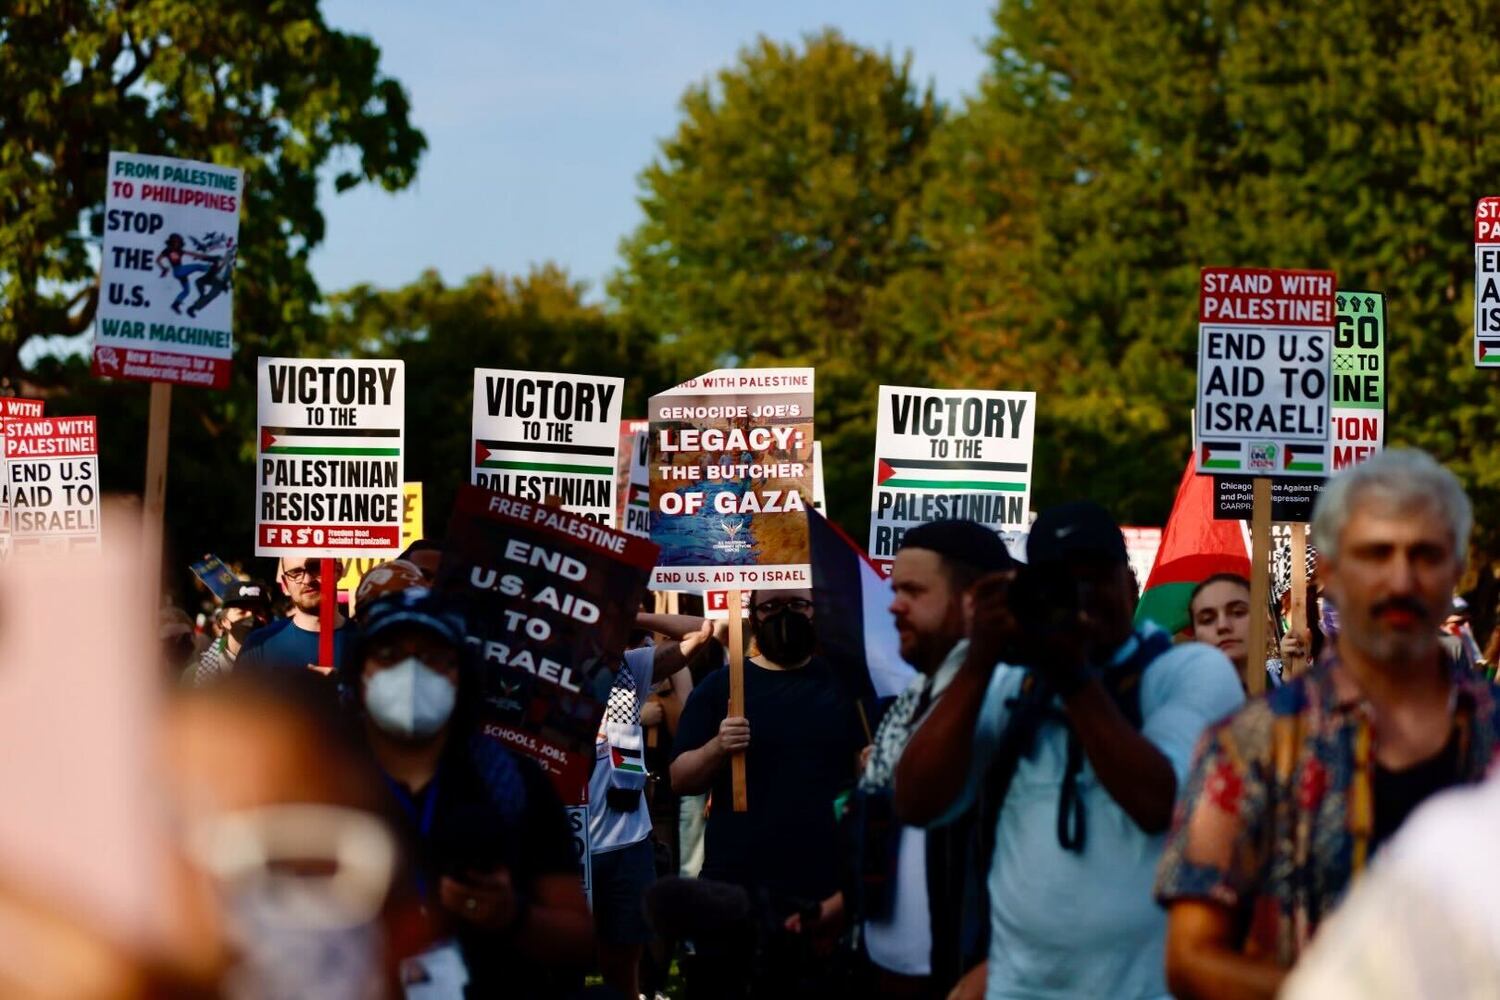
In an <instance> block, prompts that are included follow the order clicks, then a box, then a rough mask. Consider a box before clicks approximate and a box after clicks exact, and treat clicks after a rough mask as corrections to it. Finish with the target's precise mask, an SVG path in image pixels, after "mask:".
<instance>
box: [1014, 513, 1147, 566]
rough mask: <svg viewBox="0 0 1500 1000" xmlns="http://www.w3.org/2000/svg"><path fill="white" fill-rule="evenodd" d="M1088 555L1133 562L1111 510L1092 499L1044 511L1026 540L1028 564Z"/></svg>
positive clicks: (1060, 560)
mask: <svg viewBox="0 0 1500 1000" xmlns="http://www.w3.org/2000/svg"><path fill="white" fill-rule="evenodd" d="M1086 556H1094V557H1103V558H1105V559H1110V560H1113V561H1115V562H1121V563H1125V562H1129V561H1130V556H1129V555H1128V554H1127V553H1126V551H1125V536H1124V534H1122V533H1121V531H1120V526H1119V525H1117V524H1115V519H1114V518H1113V517H1110V516H1109V511H1107V510H1105V509H1104V508H1103V507H1101V506H1099V505H1098V504H1096V503H1094V502H1093V501H1092V500H1075V501H1073V502H1072V503H1065V504H1059V505H1057V506H1056V507H1049V508H1048V509H1046V510H1044V511H1042V513H1041V515H1040V516H1038V517H1037V519H1036V522H1035V523H1034V524H1032V526H1031V535H1030V537H1028V538H1027V539H1026V561H1027V562H1028V563H1029V564H1031V565H1032V566H1039V565H1043V564H1045V563H1057V562H1066V561H1068V560H1069V559H1073V558H1075V557H1086Z"/></svg>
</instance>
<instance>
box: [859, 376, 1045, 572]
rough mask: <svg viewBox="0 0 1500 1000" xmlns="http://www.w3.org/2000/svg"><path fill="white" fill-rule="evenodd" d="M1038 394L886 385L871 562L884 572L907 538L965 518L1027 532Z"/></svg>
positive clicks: (873, 491) (873, 494)
mask: <svg viewBox="0 0 1500 1000" xmlns="http://www.w3.org/2000/svg"><path fill="white" fill-rule="evenodd" d="M1035 426H1036V393H1034V392H996V391H989V390H981V389H914V388H907V387H905V386H890V385H883V386H881V387H880V403H879V407H878V409H877V411H876V425H875V428H876V429H875V481H874V485H873V487H872V488H871V504H870V560H871V561H872V562H874V563H875V565H876V566H878V567H880V570H881V572H882V573H885V574H887V575H889V574H890V571H891V562H892V560H894V559H895V557H896V550H897V549H898V548H900V546H901V537H902V536H903V535H905V534H906V532H907V530H908V529H910V528H912V527H915V526H916V525H918V524H924V523H926V522H928V521H938V520H944V519H947V518H961V519H963V520H966V521H977V522H978V523H980V524H984V525H988V526H989V527H991V528H993V529H994V530H995V531H996V532H1000V533H1005V532H1016V531H1025V530H1026V525H1027V510H1028V506H1029V504H1030V501H1031V452H1032V443H1033V438H1034V436H1035V435H1034V428H1035Z"/></svg>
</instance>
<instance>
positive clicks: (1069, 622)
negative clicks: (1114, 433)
mask: <svg viewBox="0 0 1500 1000" xmlns="http://www.w3.org/2000/svg"><path fill="white" fill-rule="evenodd" d="M1027 556H1028V565H1027V567H1026V568H1025V569H1024V570H1023V571H1022V572H1021V574H1020V575H1019V576H1018V577H1017V579H1016V580H1015V582H1014V584H1013V585H1012V584H1010V583H1009V582H1008V581H1006V580H1005V579H1004V578H1003V577H999V576H994V577H990V578H987V579H985V580H984V581H981V582H980V583H979V584H978V585H976V587H975V588H974V589H973V590H972V591H971V594H970V598H969V604H970V623H969V640H968V642H967V643H966V644H965V646H964V650H963V653H962V664H961V666H960V667H959V669H958V672H957V674H956V675H955V677H954V679H953V681H952V683H951V684H950V685H949V686H948V689H947V691H946V693H945V694H944V695H943V697H942V699H940V700H939V701H938V702H937V704H936V705H935V706H934V707H933V709H932V711H931V712H929V713H928V716H927V718H926V719H925V720H924V721H923V723H922V725H921V726H920V727H919V728H918V729H917V731H916V733H915V734H914V735H913V737H912V739H911V741H910V743H909V744H908V745H907V748H906V751H905V753H903V754H902V756H901V760H900V762H899V764H898V765H897V768H896V782H895V801H896V811H897V814H898V815H899V816H900V817H901V818H902V819H903V820H905V821H907V822H911V823H920V824H924V825H935V824H941V823H943V822H946V821H947V820H948V819H950V818H951V817H953V816H954V815H956V814H958V813H961V812H962V811H963V810H965V809H967V808H970V807H971V806H974V807H976V808H977V809H978V811H979V824H980V833H981V839H982V848H981V849H982V850H983V851H984V852H985V855H986V856H988V857H989V858H990V863H989V875H988V885H989V898H990V904H989V905H990V947H989V969H988V982H987V985H986V994H987V995H988V996H989V997H991V998H999V997H1014V996H1027V997H1038V996H1059V997H1060V996H1069V997H1073V996H1110V997H1124V998H1130V997H1142V998H1143V997H1158V996H1163V995H1165V994H1166V983H1165V981H1164V977H1163V964H1164V962H1163V946H1164V933H1165V921H1164V920H1163V918H1162V914H1161V913H1160V911H1158V910H1157V908H1156V907H1155V906H1154V905H1153V904H1152V899H1151V886H1152V881H1153V877H1154V874H1155V867H1156V862H1157V858H1158V856H1159V854H1160V853H1161V849H1162V844H1163V834H1164V833H1165V832H1166V830H1167V827H1168V825H1169V823H1170V821H1171V815H1172V806H1173V800H1174V798H1175V796H1176V793H1177V788H1178V785H1179V783H1180V782H1181V781H1182V780H1183V776H1184V775H1185V773H1186V771H1187V767H1188V764H1189V760H1190V757H1191V754H1192V751H1193V746H1194V743H1195V742H1196V740H1197V738H1198V736H1199V734H1200V733H1201V732H1202V731H1203V730H1204V728H1205V727H1206V726H1207V725H1208V724H1209V723H1211V722H1213V721H1215V720H1217V719H1219V718H1222V717H1223V716H1225V715H1227V714H1228V713H1229V712H1231V711H1233V710H1234V709H1235V708H1236V707H1238V706H1239V704H1240V703H1241V702H1242V701H1243V698H1244V696H1243V694H1242V693H1241V690H1240V685H1239V680H1238V678H1237V677H1236V676H1235V673H1234V669H1233V667H1232V666H1230V664H1229V661H1228V660H1227V659H1225V658H1224V655H1223V654H1222V653H1220V652H1219V651H1218V650H1216V649H1213V648H1212V647H1209V646H1205V645H1201V644H1198V643H1185V644H1182V645H1177V646H1173V645H1172V643H1171V639H1170V637H1169V636H1167V635H1166V634H1165V633H1163V632H1161V631H1160V630H1159V629H1156V628H1155V627H1154V626H1150V625H1147V626H1144V627H1143V628H1141V629H1136V628H1134V627H1133V624H1132V619H1133V616H1134V611H1135V602H1136V596H1137V594H1136V581H1135V577H1134V574H1133V573H1132V572H1131V570H1130V563H1129V560H1128V558H1127V556H1126V552H1125V541H1124V538H1123V537H1122V536H1121V533H1120V529H1119V528H1118V527H1116V525H1115V523H1114V521H1113V520H1112V519H1111V518H1110V516H1109V514H1108V513H1106V512H1105V511H1104V510H1103V509H1102V508H1100V507H1099V506H1097V505H1096V504H1092V503H1086V502H1085V503H1072V504H1065V505H1063V506H1060V507H1055V508H1053V509H1051V510H1049V511H1047V512H1045V513H1043V514H1042V516H1041V517H1040V518H1038V519H1037V522H1036V523H1035V525H1033V527H1032V530H1031V536H1030V538H1029V540H1028V544H1027Z"/></svg>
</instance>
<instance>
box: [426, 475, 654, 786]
mask: <svg viewBox="0 0 1500 1000" xmlns="http://www.w3.org/2000/svg"><path fill="white" fill-rule="evenodd" d="M655 562H656V546H654V545H652V544H651V543H650V542H648V541H646V540H645V539H643V538H632V537H630V536H628V535H626V534H624V533H623V532H618V531H614V530H611V529H610V528H606V527H604V526H603V525H601V524H598V523H596V522H593V521H589V520H587V519H585V518H583V517H581V516H580V515H577V514H570V513H568V512H566V511H562V510H556V509H553V508H549V507H544V506H542V505H541V504H536V503H531V502H528V501H525V500H521V499H520V498H518V497H513V496H506V495H504V494H500V493H491V492H488V491H486V490H483V489H480V488H479V487H477V486H465V487H463V488H461V489H460V490H459V493H458V500H457V502H456V503H455V504H454V508H453V517H452V519H451V520H450V521H449V524H448V534H447V537H446V538H445V540H444V544H443V563H442V566H441V568H440V569H439V570H438V578H437V587H436V589H437V590H439V591H441V592H442V593H444V594H445V595H447V596H448V597H449V598H450V599H451V600H453V602H454V603H455V604H456V605H458V606H459V609H460V610H461V611H462V612H463V614H464V620H465V621H466V622H467V625H468V629H469V634H468V641H469V644H470V646H471V647H472V648H473V651H474V654H475V659H476V660H478V661H479V662H480V664H481V666H480V685H479V688H480V691H479V694H480V699H481V702H482V708H481V712H482V717H483V719H484V720H485V725H484V731H485V733H486V734H487V735H489V736H491V737H494V738H496V739H498V740H500V741H501V742H503V743H505V744H506V745H507V746H509V747H511V748H513V749H515V750H517V751H519V752H521V753H524V754H526V755H527V756H529V757H531V758H532V759H533V760H536V761H537V762H538V763H540V764H541V765H542V767H543V768H544V769H545V770H546V771H547V772H548V774H549V775H550V776H551V778H552V780H553V782H554V784H555V786H556V788H557V790H558V793H559V794H560V795H561V796H562V798H563V801H564V802H580V801H582V798H581V796H582V795H583V792H584V788H585V787H586V785H587V784H588V776H589V768H590V766H591V765H592V764H593V760H594V736H595V734H596V733H597V732H598V729H599V719H600V717H601V716H602V715H603V713H604V706H605V702H606V701H607V700H608V698H609V689H610V685H611V684H613V683H614V678H615V668H616V667H617V666H618V665H619V662H620V655H621V651H622V650H624V648H625V642H626V640H627V639H628V638H629V635H630V630H631V628H632V627H633V626H634V623H635V609H636V608H639V607H640V606H641V598H642V597H643V596H644V595H645V592H646V579H647V577H648V576H649V575H650V572H651V567H652V566H653V565H654V564H655Z"/></svg>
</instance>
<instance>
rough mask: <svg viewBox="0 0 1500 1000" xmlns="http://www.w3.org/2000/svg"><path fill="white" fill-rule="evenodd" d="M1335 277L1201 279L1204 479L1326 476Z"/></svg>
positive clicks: (1216, 272)
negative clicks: (1218, 476)
mask: <svg viewBox="0 0 1500 1000" xmlns="http://www.w3.org/2000/svg"><path fill="white" fill-rule="evenodd" d="M1335 285H1336V281H1335V278H1334V275H1333V272H1331V271H1287V270H1271V269H1265V268H1222V267H1208V268H1204V269H1203V273H1202V282H1201V284H1200V286H1199V297H1198V409H1197V413H1198V456H1197V458H1198V472H1199V473H1200V474H1206V473H1214V472H1218V473H1239V474H1241V475H1251V476H1326V475H1327V474H1328V471H1329V468H1330V465H1331V462H1330V460H1329V445H1328V442H1329V432H1330V425H1331V423H1332V403H1333V395H1332V382H1331V380H1330V378H1329V367H1330V362H1331V358H1332V356H1333V326H1334V290H1335Z"/></svg>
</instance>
